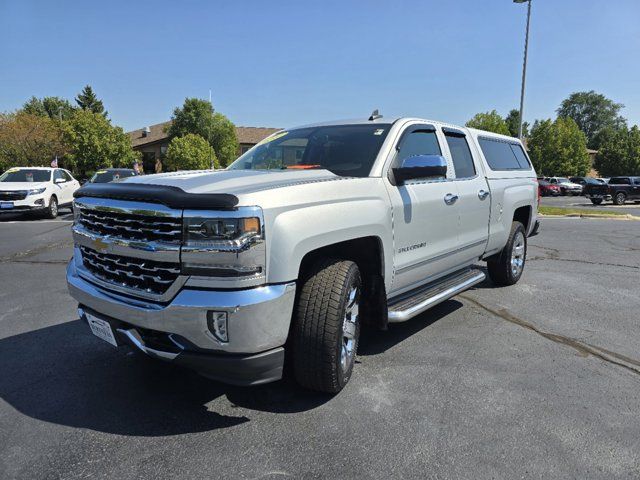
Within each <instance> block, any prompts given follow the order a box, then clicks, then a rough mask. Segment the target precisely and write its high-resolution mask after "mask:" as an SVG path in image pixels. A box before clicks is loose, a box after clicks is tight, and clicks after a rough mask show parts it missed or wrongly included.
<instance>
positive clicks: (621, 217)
mask: <svg viewBox="0 0 640 480" xmlns="http://www.w3.org/2000/svg"><path fill="white" fill-rule="evenodd" d="M538 216H540V217H543V218H600V219H603V218H604V219H612V220H640V217H637V216H635V215H629V214H626V215H607V214H603V215H598V214H596V213H566V214H564V215H549V214H544V213H538Z"/></svg>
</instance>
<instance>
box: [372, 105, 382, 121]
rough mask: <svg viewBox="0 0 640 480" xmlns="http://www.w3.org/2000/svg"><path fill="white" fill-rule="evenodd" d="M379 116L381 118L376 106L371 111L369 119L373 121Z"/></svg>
mask: <svg viewBox="0 0 640 480" xmlns="http://www.w3.org/2000/svg"><path fill="white" fill-rule="evenodd" d="M379 118H382V115H380V113H379V112H378V109H377V108H376V109H375V110H374V111H373V112H372V113H371V116H370V117H369V121H370V122H373V121H374V120H377V119H379Z"/></svg>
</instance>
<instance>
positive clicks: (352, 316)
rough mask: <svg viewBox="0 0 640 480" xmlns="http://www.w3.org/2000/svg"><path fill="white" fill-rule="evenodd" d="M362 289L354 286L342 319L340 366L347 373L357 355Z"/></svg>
mask: <svg viewBox="0 0 640 480" xmlns="http://www.w3.org/2000/svg"><path fill="white" fill-rule="evenodd" d="M359 303H360V289H359V288H358V287H357V286H355V285H354V286H352V287H351V289H350V290H349V296H348V298H347V307H346V308H345V312H344V319H343V320H342V348H341V350H340V368H341V370H342V373H346V372H347V371H348V370H349V367H350V366H351V364H352V363H353V359H354V357H355V356H356V340H357V339H356V335H357V332H358V328H357V327H358V315H359V313H360V312H359V310H360V306H359Z"/></svg>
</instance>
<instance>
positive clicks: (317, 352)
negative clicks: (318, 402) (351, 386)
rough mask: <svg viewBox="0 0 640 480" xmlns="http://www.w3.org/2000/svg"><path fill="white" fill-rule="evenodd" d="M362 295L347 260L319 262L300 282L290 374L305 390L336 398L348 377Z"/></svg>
mask: <svg viewBox="0 0 640 480" xmlns="http://www.w3.org/2000/svg"><path fill="white" fill-rule="evenodd" d="M361 292H362V281H361V278H360V271H359V270H358V266H357V265H356V264H355V263H354V262H351V261H348V260H338V259H325V260H320V261H319V262H317V263H316V264H315V265H314V266H313V268H312V270H311V272H310V275H309V276H308V277H306V280H304V283H303V284H302V286H301V288H300V295H299V296H298V300H297V305H296V309H295V316H294V321H293V331H292V337H293V342H292V347H293V370H294V375H295V378H296V381H297V382H298V383H299V384H300V385H302V386H303V387H306V388H309V389H311V390H317V391H319V392H327V393H337V392H339V391H340V390H342V389H343V388H344V386H345V385H346V384H347V382H348V381H349V378H351V373H352V372H353V365H354V363H355V357H356V351H357V349H358V339H359V337H360V321H359V309H360V302H361V298H362V293H361Z"/></svg>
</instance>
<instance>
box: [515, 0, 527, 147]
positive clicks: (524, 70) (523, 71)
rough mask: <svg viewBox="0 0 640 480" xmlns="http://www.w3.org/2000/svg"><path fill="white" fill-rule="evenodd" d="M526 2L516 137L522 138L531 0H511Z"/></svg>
mask: <svg viewBox="0 0 640 480" xmlns="http://www.w3.org/2000/svg"><path fill="white" fill-rule="evenodd" d="M525 2H526V3H528V6H527V32H526V34H525V37H524V62H523V63H522V88H521V90H520V121H519V124H518V138H519V139H520V140H522V122H523V120H524V119H523V114H524V113H523V112H524V87H525V83H526V79H527V53H528V50H529V22H530V20H531V0H513V3H525Z"/></svg>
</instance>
